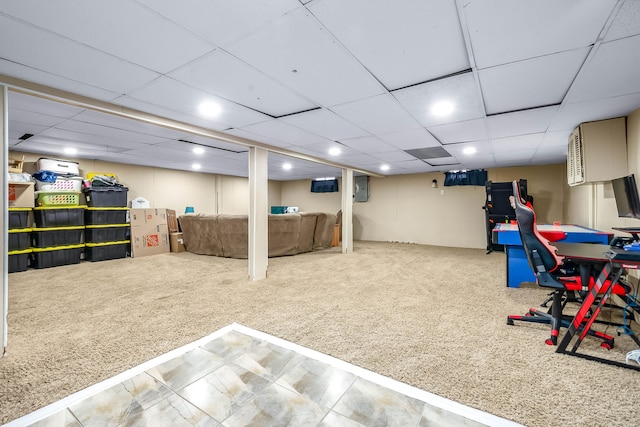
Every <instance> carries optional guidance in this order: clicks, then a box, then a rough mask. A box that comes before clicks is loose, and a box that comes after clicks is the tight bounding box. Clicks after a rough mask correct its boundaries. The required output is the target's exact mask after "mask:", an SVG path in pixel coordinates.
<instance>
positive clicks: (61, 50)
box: [0, 15, 158, 93]
mask: <svg viewBox="0 0 640 427" xmlns="http://www.w3.org/2000/svg"><path fill="white" fill-rule="evenodd" d="M17 34H19V35H20V37H16V35H17ZM0 39H2V40H13V42H12V43H0V58H3V59H6V60H9V61H12V62H17V63H19V64H23V65H25V66H27V67H31V68H36V69H41V70H47V72H48V73H52V74H56V75H60V76H65V77H67V78H69V79H71V80H76V81H78V82H80V83H83V84H88V85H92V86H95V87H97V88H101V89H106V90H108V91H112V92H117V93H127V92H129V91H130V90H132V89H133V88H135V87H138V86H140V85H142V84H144V83H146V82H148V81H151V80H153V79H154V78H156V77H157V76H158V74H157V73H154V72H153V71H150V70H148V69H145V68H143V67H140V66H138V65H134V64H132V63H130V62H126V61H123V60H121V59H118V58H116V57H114V56H112V55H109V54H107V53H104V52H101V51H99V50H96V49H92V48H90V47H88V46H86V45H83V44H80V43H77V42H74V41H72V40H69V39H67V38H64V37H62V36H58V35H56V34H52V33H51V32H48V31H45V30H42V29H39V28H36V27H33V26H31V25H27V24H24V23H22V22H17V21H15V20H13V19H10V18H7V17H5V16H2V15H0Z"/></svg>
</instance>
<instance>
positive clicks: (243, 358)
mask: <svg viewBox="0 0 640 427" xmlns="http://www.w3.org/2000/svg"><path fill="white" fill-rule="evenodd" d="M483 425H490V426H517V425H518V424H515V423H512V422H510V421H508V420H504V419H501V418H498V417H494V416H492V415H490V414H487V413H484V412H481V411H477V410H475V409H473V408H469V407H466V406H464V405H460V404H458V403H456V402H452V401H450V400H447V399H443V398H441V397H439V396H436V395H433V394H430V393H427V392H424V391H421V390H418V389H415V388H413V387H410V386H408V385H406V384H403V383H399V382H397V381H393V380H391V379H389V378H385V377H382V376H380V375H377V374H375V373H373V372H371V371H366V370H364V369H362V368H358V367H356V366H354V365H350V364H348V363H345V362H342V361H339V360H337V359H335V358H332V357H330V356H326V355H323V354H321V353H317V352H314V351H313V350H309V349H306V348H304V347H300V346H297V345H295V344H292V343H289V342H286V341H283V340H280V339H278V338H275V337H272V336H269V335H266V334H262V333H260V332H258V331H254V330H251V329H248V328H245V327H243V326H242V325H236V324H234V325H230V326H228V327H226V328H223V329H222V330H220V331H218V332H217V333H214V334H212V335H210V336H209V337H206V338H204V339H202V340H199V341H197V342H195V343H192V344H190V345H188V346H185V347H183V348H181V349H177V350H175V351H173V352H170V353H168V354H166V355H163V356H161V357H159V358H156V359H154V360H152V361H149V362H147V363H145V364H143V365H141V366H139V367H137V368H134V369H132V370H129V371H127V372H125V373H123V374H121V375H118V376H116V377H114V378H112V379H110V380H107V381H105V382H103V383H100V384H96V385H95V386H92V387H90V388H88V389H86V390H83V391H81V392H79V393H76V394H75V395H72V396H69V397H68V398H66V399H63V400H62V401H60V402H56V403H54V404H52V405H49V406H48V407H46V408H43V409H41V410H38V411H36V412H34V413H32V414H29V415H27V416H25V417H22V418H20V419H18V420H15V421H12V422H10V423H8V424H6V425H5V426H7V427H9V426H10V427H15V426H34V427H35V426H37V427H49V426H65V427H76V426H78V427H80V426H172V427H173V426H176V427H179V426H226V427H236V426H288V427H295V426H305V427H307V426H318V427H329V426H331V427H334V426H345V427H351V426H353V427H356V426H402V427H407V426H415V427H426V426H483Z"/></svg>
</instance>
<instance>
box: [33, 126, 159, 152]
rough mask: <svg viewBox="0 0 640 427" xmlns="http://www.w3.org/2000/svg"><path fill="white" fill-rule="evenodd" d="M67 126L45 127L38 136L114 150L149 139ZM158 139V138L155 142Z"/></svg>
mask: <svg viewBox="0 0 640 427" xmlns="http://www.w3.org/2000/svg"><path fill="white" fill-rule="evenodd" d="M66 125H67V126H66V127H67V128H62V127H57V128H51V129H47V130H45V131H43V132H41V133H40V134H39V135H38V136H39V137H43V138H46V139H48V140H49V139H51V140H57V141H59V143H60V144H63V143H64V142H73V143H86V144H95V145H98V146H102V147H114V150H115V151H122V150H120V148H125V149H129V148H142V147H146V146H148V145H149V144H150V142H151V141H150V140H147V141H146V142H142V141H140V140H138V141H136V140H135V139H128V138H127V137H132V138H134V136H132V135H126V134H125V133H124V132H121V131H116V132H113V133H111V132H110V129H104V130H100V129H95V128H87V127H83V126H80V127H75V126H74V124H73V123H66ZM158 141H160V140H159V139H157V140H155V142H158Z"/></svg>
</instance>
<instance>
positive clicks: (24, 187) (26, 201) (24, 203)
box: [9, 182, 36, 208]
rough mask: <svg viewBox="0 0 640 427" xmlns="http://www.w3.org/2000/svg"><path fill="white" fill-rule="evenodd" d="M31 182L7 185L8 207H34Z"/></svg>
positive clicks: (32, 184) (33, 193)
mask: <svg viewBox="0 0 640 427" xmlns="http://www.w3.org/2000/svg"><path fill="white" fill-rule="evenodd" d="M33 187H34V183H33V182H16V183H11V182H10V183H9V207H10V208H33V207H35V205H36V204H35V198H34V196H35V192H34V189H33Z"/></svg>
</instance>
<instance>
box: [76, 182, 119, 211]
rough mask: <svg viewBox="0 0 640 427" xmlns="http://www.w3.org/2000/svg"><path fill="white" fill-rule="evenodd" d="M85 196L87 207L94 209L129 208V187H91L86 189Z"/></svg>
mask: <svg viewBox="0 0 640 427" xmlns="http://www.w3.org/2000/svg"><path fill="white" fill-rule="evenodd" d="M83 191H84V196H85V198H86V199H87V205H88V206H90V207H94V208H107V207H117V208H123V207H126V206H127V192H128V191H129V189H128V188H127V187H91V188H85V189H84V190H83Z"/></svg>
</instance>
